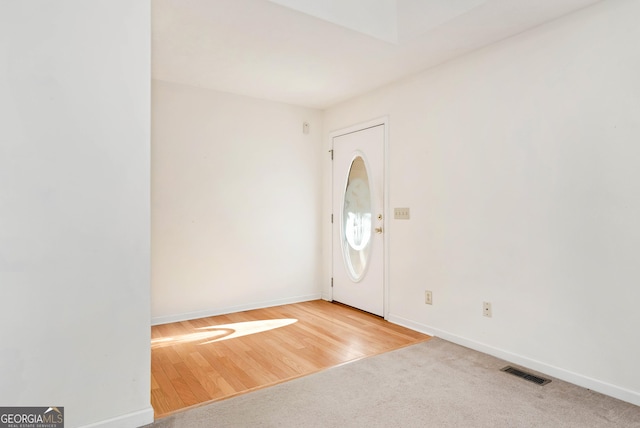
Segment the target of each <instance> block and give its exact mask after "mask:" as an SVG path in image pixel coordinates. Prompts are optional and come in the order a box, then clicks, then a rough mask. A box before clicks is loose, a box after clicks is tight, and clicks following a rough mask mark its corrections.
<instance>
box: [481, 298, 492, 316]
mask: <svg viewBox="0 0 640 428" xmlns="http://www.w3.org/2000/svg"><path fill="white" fill-rule="evenodd" d="M482 315H484V316H485V317H489V318H491V315H492V312H491V302H482Z"/></svg>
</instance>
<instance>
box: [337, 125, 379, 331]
mask: <svg viewBox="0 0 640 428" xmlns="http://www.w3.org/2000/svg"><path fill="white" fill-rule="evenodd" d="M379 125H384V143H383V147H384V161H383V164H384V166H383V167H384V172H383V175H382V176H383V190H382V192H383V201H382V209H383V216H384V219H383V222H382V227H383V231H384V233H383V234H382V238H383V244H382V245H383V252H384V256H383V262H382V263H383V265H382V269H383V273H382V278H383V279H382V280H383V282H384V284H383V290H384V302H383V305H384V309H383V313H384V319H387V317H388V316H389V232H390V229H391V227H390V224H391V217H390V213H391V210H390V209H389V116H382V117H379V118H377V119H372V120H369V121H366V122H361V123H358V124H355V125H351V126H349V127H346V128H342V129H338V130H336V131H332V132H330V133H329V140H330V141H331V151H332V156H333V139H334V138H335V137H339V136H341V135H345V134H351V133H353V132H358V131H362V130H364V129H367V128H372V127H374V126H379ZM333 172H334V171H333V162H332V163H331V211H332V214H333V216H334V218H336V217H337V215H336V214H337V211H336V209H337V208H336V207H334V206H333V200H334V198H333V196H334V195H333V187H334V186H333ZM337 225H338V223H336V221H334V222H333V224H332V227H331V241H330V242H331V252H330V254H331V262H330V263H331V278H333V272H334V271H333V269H334V266H333V260H334V258H333V251H334V248H335V245H334V244H335V243H334V242H333V238H334V233H333V228H334V227H337ZM331 300H332V301H333V285H332V288H331Z"/></svg>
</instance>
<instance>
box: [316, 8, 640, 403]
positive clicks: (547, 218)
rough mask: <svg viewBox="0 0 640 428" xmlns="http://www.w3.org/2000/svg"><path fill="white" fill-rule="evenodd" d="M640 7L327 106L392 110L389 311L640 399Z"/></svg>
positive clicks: (570, 20)
mask: <svg viewBox="0 0 640 428" xmlns="http://www.w3.org/2000/svg"><path fill="white" fill-rule="evenodd" d="M638 16H640V2H638V1H635V0H626V1H625V0H619V1H618V0H610V1H604V2H602V3H599V4H596V5H595V6H593V7H591V8H588V9H585V10H582V11H580V12H578V13H576V14H573V15H570V16H567V17H564V18H563V19H560V20H558V21H556V22H553V23H550V24H548V25H545V26H542V27H539V28H537V29H535V30H532V31H529V32H526V33H523V34H521V35H519V36H516V37H513V38H511V39H508V40H505V41H503V42H501V43H499V44H496V45H493V46H491V47H489V48H486V49H483V50H481V51H477V52H475V53H473V54H471V55H467V56H465V57H462V58H460V59H458V60H456V61H453V62H449V63H447V64H444V65H442V66H440V67H438V68H435V69H432V70H430V71H426V72H424V73H422V74H420V75H417V76H414V77H413V78H411V79H407V80H404V81H401V82H398V83H396V84H393V85H391V86H388V87H385V88H382V89H380V90H377V91H375V92H372V93H369V94H367V95H365V96H362V97H359V98H357V99H354V100H351V101H349V102H346V103H344V104H341V105H339V106H336V107H333V108H330V109H329V110H328V111H327V112H326V115H325V118H324V121H325V135H328V133H329V132H330V131H331V130H335V129H339V128H342V127H345V126H348V125H351V124H354V123H357V122H361V121H365V120H368V119H371V118H375V117H380V116H382V115H386V114H389V117H390V119H389V123H390V153H389V154H388V155H389V157H390V171H389V173H390V193H389V195H388V196H389V198H390V207H410V208H411V215H412V218H411V220H409V221H400V220H397V221H393V220H392V221H391V222H390V223H389V224H388V225H387V230H388V231H389V233H390V234H391V235H390V237H389V238H390V265H389V275H390V284H389V285H390V293H391V295H390V315H389V319H390V320H392V321H394V322H397V323H400V324H405V325H407V326H411V327H413V328H417V329H420V330H422V331H425V332H432V333H435V334H437V335H439V336H442V337H445V338H447V339H450V340H453V341H456V342H458V343H462V344H465V345H468V346H471V347H473V348H476V349H480V350H482V351H486V352H489V353H492V354H494V355H498V356H501V357H505V358H507V359H509V360H511V361H514V362H516V363H520V364H525V365H526V366H529V367H531V368H534V369H538V370H542V371H543V372H545V373H548V374H551V375H555V376H559V377H562V378H564V379H567V380H570V381H572V382H575V383H578V384H581V385H583V386H587V387H590V388H592V389H596V390H599V391H601V392H605V393H607V394H610V395H613V396H616V397H619V398H622V399H624V400H627V401H630V402H632V403H635V404H640V371H639V370H637V364H638V361H640V341H639V340H638V326H640V310H638V304H639V302H640V286H639V284H640V263H638V257H637V256H638V248H640V224H639V223H638V219H640V144H638V142H639V141H640V79H639V78H638V76H640V50H639V49H638V46H637V44H638V40H640V27H639V26H638V23H637V17H638ZM329 145H330V141H329V139H328V138H325V149H328V148H329ZM329 180H330V169H329V167H328V166H326V167H325V204H326V205H327V206H330V198H329V195H328V194H327V189H328V184H327V183H328V182H329ZM324 236H325V248H328V247H329V241H328V239H329V237H330V235H329V233H328V230H325V234H324ZM326 254H327V252H326V251H325V265H326V266H329V264H330V259H329V258H327V257H326ZM324 276H325V278H326V277H327V276H328V271H325V272H324ZM426 289H430V290H433V299H434V304H433V306H427V305H425V304H424V290H426ZM324 293H325V294H326V295H328V294H330V290H329V289H326V288H325V289H324ZM483 301H490V302H491V303H492V304H493V317H492V318H485V317H482V315H481V312H482V311H481V308H482V302H483Z"/></svg>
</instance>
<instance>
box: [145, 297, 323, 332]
mask: <svg viewBox="0 0 640 428" xmlns="http://www.w3.org/2000/svg"><path fill="white" fill-rule="evenodd" d="M321 297H322V296H321V295H320V294H308V295H306V296H297V297H289V298H286V299H278V300H268V301H264V302H253V303H247V304H245V305H239V306H229V307H225V308H214V309H207V310H204V311H197V312H187V313H184V314H175V315H166V316H160V317H153V318H151V325H159V324H168V323H170V322H178V321H187V320H194V319H197V318H205V317H212V316H215V315H225V314H231V313H234V312H242V311H250V310H252V309H262V308H269V307H271V306H279V305H288V304H290V303H300V302H308V301H309V300H318V299H320V298H321Z"/></svg>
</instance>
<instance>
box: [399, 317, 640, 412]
mask: <svg viewBox="0 0 640 428" xmlns="http://www.w3.org/2000/svg"><path fill="white" fill-rule="evenodd" d="M387 319H388V321H389V322H391V323H394V324H398V325H401V326H403V327H407V328H410V329H412V330H416V331H419V332H421V333H424V334H428V335H430V336H436V337H439V338H441V339H444V340H447V341H449V342H452V343H456V344H458V345H461V346H464V347H467V348H470V349H473V350H476V351H479V352H483V353H485V354H489V355H492V356H494V357H496V358H500V359H502V360H505V361H508V362H510V363H513V364H517V365H519V366H522V367H525V368H528V369H531V370H535V371H537V372H539V373H542V374H545V375H547V376H551V377H555V378H557V379H560V380H563V381H565V382H569V383H572V384H574V385H578V386H581V387H583V388H587V389H591V390H593V391H596V392H599V393H601V394H604V395H608V396H610V397H613V398H617V399H618V400H622V401H626V402H627V403H631V404H634V405H636V406H640V393H639V392H636V391H631V390H629V389H626V388H622V387H619V386H616V385H612V384H610V383H607V382H603V381H600V380H597V379H593V378H591V377H588V376H584V375H581V374H579V373H574V372H571V371H568V370H565V369H561V368H559V367H555V366H552V365H549V364H546V363H543V362H541V361H536V360H533V359H531V358H527V357H525V356H522V355H518V354H514V353H513V352H509V351H506V350H504V349H500V348H495V347H492V346H489V345H486V344H484V343H480V342H476V341H474V340H471V339H467V338H465V337H461V336H458V335H455V334H453V333H449V332H447V331H444V330H440V329H437V328H434V327H431V326H428V325H425V324H420V323H417V322H414V321H411V320H408V319H405V318H402V317H399V316H396V315H392V314H390V315H389V316H388V317H387Z"/></svg>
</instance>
